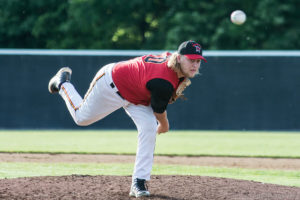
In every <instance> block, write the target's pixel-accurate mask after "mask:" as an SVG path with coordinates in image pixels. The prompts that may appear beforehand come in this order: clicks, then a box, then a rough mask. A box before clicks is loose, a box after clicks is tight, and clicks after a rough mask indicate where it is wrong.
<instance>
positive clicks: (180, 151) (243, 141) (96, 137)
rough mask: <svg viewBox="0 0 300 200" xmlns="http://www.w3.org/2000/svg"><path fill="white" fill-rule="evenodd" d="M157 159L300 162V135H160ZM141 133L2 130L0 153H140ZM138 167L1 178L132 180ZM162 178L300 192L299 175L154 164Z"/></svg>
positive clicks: (3, 166) (71, 167) (28, 167)
mask: <svg viewBox="0 0 300 200" xmlns="http://www.w3.org/2000/svg"><path fill="white" fill-rule="evenodd" d="M156 142H157V144H156V150H155V153H156V155H187V156H201V155H202V156H242V157H274V158H300V154H299V152H300V134H297V133H296V132H229V131H222V132H220V131H219V132H218V131H171V132H169V133H167V134H164V135H159V136H158V137H157V140H156ZM136 143H137V132H136V131H90V130H89V131H38V130H36V131H18V130H15V131H5V130H2V131H0V152H23V153H78V154H88V153H97V154H98V153H99V154H135V153H136ZM132 171H133V164H120V163H118V164H97V163H51V164H49V163H21V162H20V163H18V162H16V163H7V162H2V163H0V178H16V177H30V176H61V175H71V174H81V175H131V174H132ZM152 174H157V175H162V174H164V175H197V176H199V175H200V176H214V177H224V178H235V179H244V180H253V181H259V182H266V183H274V184H280V185H289V186H297V187H300V171H299V170H298V171H296V170H294V171H283V170H255V169H238V168H216V167H200V166H182V165H181V166H180V165H179V166H175V165H154V168H153V173H152Z"/></svg>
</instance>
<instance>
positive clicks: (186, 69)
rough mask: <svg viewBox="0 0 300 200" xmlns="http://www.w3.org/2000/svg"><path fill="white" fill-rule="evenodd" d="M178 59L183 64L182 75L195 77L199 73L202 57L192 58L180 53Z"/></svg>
mask: <svg viewBox="0 0 300 200" xmlns="http://www.w3.org/2000/svg"><path fill="white" fill-rule="evenodd" d="M177 59H178V62H179V63H180V65H181V73H182V76H185V77H187V78H194V77H195V75H196V74H199V68H200V64H201V59H195V60H191V59H188V58H187V57H185V56H183V55H179V57H178V58H177Z"/></svg>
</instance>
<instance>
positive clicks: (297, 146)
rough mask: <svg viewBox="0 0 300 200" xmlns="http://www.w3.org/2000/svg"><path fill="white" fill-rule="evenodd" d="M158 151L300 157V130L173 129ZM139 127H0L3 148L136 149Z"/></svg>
mask: <svg viewBox="0 0 300 200" xmlns="http://www.w3.org/2000/svg"><path fill="white" fill-rule="evenodd" d="M156 143H157V144H156V150H155V153H156V155H187V156H233V157H234V156H235V157H273V158H300V155H299V152H300V134H296V133H294V132H293V133H290V132H227V131H222V132H217V131H172V132H169V133H167V134H164V135H159V136H158V137H157V140H156ZM136 144H137V132H136V131H90V130H89V131H0V152H24V153H25V152H26V153H79V154H81V153H82V154H88V153H101V154H132V155H134V154H135V152H136Z"/></svg>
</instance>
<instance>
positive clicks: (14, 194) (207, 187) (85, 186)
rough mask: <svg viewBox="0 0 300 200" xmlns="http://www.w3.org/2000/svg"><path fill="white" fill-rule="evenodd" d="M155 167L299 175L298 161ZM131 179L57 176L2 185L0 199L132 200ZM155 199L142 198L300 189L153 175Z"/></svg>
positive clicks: (12, 157)
mask: <svg viewBox="0 0 300 200" xmlns="http://www.w3.org/2000/svg"><path fill="white" fill-rule="evenodd" d="M0 162H42V163H44V162H51V163H56V162H74V163H75V162H76V163H79V162H85V163H87V162H90V163H124V162H126V163H128V162H134V156H117V155H77V154H8V153H2V154H0ZM154 162H155V164H184V165H201V166H220V167H241V168H259V169H262V168H263V169H283V170H299V169H300V160H299V159H270V158H225V157H168V156H156V157H155V161H154ZM130 184H131V177H130V176H81V175H71V176H58V177H49V176H47V177H30V178H29V177H27V178H15V179H1V180H0V199H9V200H10V199H18V200H19V199H20V200H23V199H26V200H27V199H28V200H35V199H43V200H48V199H49V200H50V199H62V200H63V199H65V200H67V199H84V200H86V199H87V200H88V199H93V200H95V199H103V200H104V199H105V200H110V199H114V200H119V199H120V200H123V199H134V198H130V197H129V196H128V193H129V190H130ZM148 187H149V191H150V193H151V196H150V197H148V198H143V199H161V200H163V199H173V200H184V199H197V200H202V199H203V200H204V199H211V200H219V199H230V200H255V199H257V200H281V199H284V200H297V199H300V187H288V186H281V185H274V184H264V183H260V182H254V181H244V180H235V179H228V178H214V177H205V176H152V177H151V181H149V182H148Z"/></svg>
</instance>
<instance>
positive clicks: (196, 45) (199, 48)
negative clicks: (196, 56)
mask: <svg viewBox="0 0 300 200" xmlns="http://www.w3.org/2000/svg"><path fill="white" fill-rule="evenodd" d="M193 47H195V49H196V52H198V53H201V47H200V45H199V44H197V43H194V44H193Z"/></svg>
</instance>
